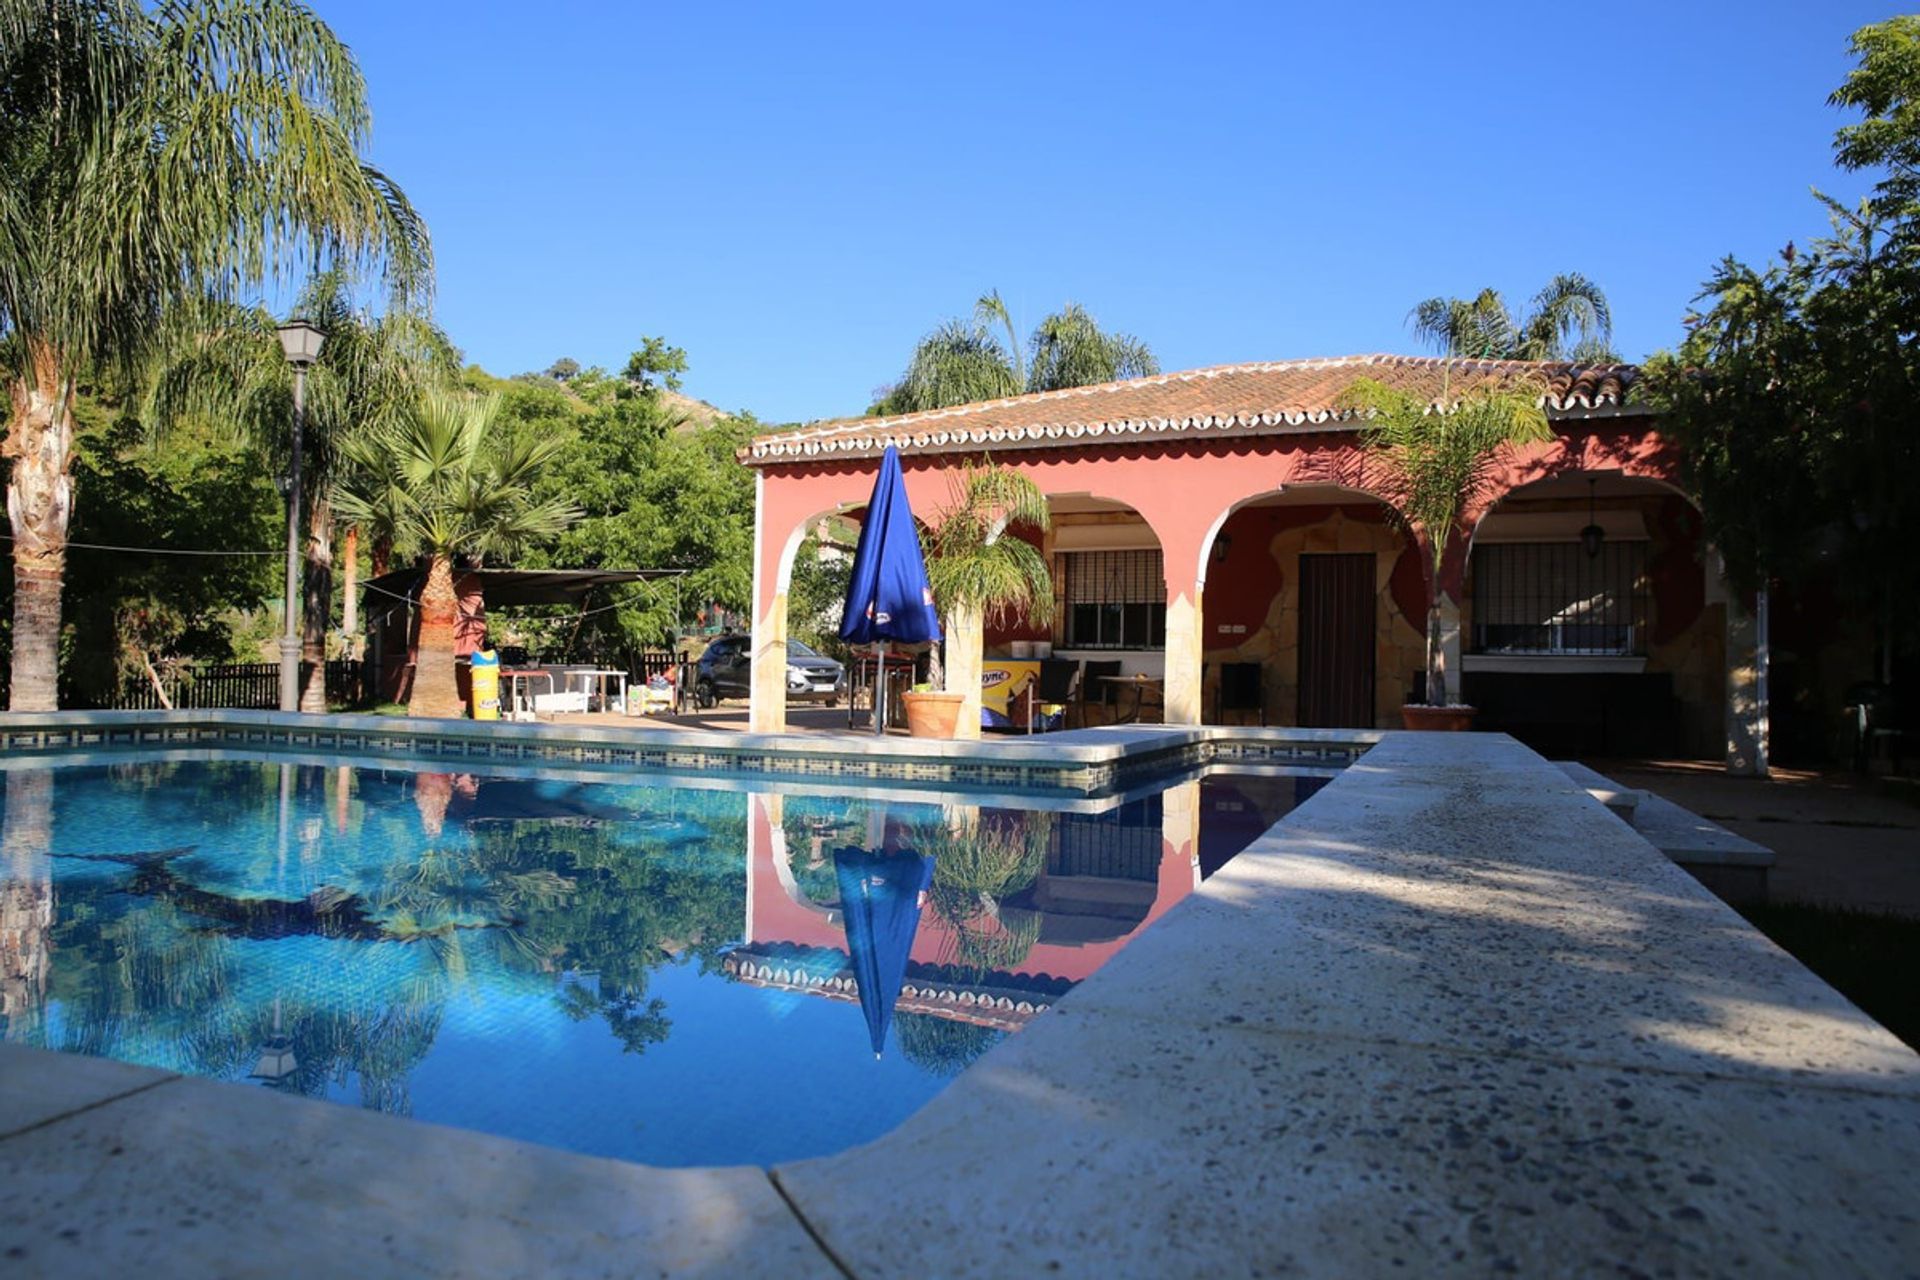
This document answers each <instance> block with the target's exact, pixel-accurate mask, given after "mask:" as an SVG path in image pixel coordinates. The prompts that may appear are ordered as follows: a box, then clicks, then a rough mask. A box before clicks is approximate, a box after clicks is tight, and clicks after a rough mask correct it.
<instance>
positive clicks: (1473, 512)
mask: <svg viewBox="0 0 1920 1280" xmlns="http://www.w3.org/2000/svg"><path fill="white" fill-rule="evenodd" d="M970 460H971V461H978V460H980V459H979V456H978V455H974V456H971V457H969V456H968V455H960V454H933V455H927V454H915V455H908V456H906V457H903V458H902V460H901V461H902V467H903V470H904V472H905V476H906V485H907V496H908V501H909V502H910V503H911V504H912V505H913V508H914V510H915V511H916V512H919V513H921V514H922V515H927V514H928V513H932V512H937V511H938V510H939V508H940V507H941V506H942V505H943V504H944V503H945V502H946V501H947V499H948V495H949V492H950V490H949V483H950V481H949V477H950V474H951V472H952V470H953V469H954V468H956V467H958V466H960V465H962V464H963V463H964V462H966V461H970ZM992 460H993V461H995V462H998V463H1004V464H1006V465H1008V466H1011V467H1013V468H1014V469H1015V470H1017V471H1019V472H1021V473H1022V474H1024V475H1026V476H1028V477H1029V478H1030V479H1032V480H1033V481H1034V483H1035V484H1037V485H1039V486H1040V489H1041V491H1042V492H1045V493H1049V494H1065V493H1087V494H1091V495H1093V496H1095V497H1098V498H1105V499H1108V500H1110V501H1114V502H1119V503H1123V504H1125V505H1127V506H1129V507H1132V508H1133V509H1134V510H1135V511H1137V512H1138V513H1139V514H1140V516H1141V517H1142V518H1143V519H1145V520H1146V522H1147V523H1148V525H1149V526H1151V527H1152V529H1153V531H1154V534H1155V536H1156V537H1157V538H1158V539H1159V541H1160V547H1161V550H1162V552H1163V554H1164V556H1165V560H1166V566H1167V595H1168V600H1169V602H1172V601H1174V600H1177V599H1178V598H1180V597H1182V596H1190V595H1191V593H1192V591H1193V588H1194V585H1195V582H1196V581H1197V579H1198V577H1199V575H1200V560H1201V553H1202V549H1203V546H1205V545H1206V544H1207V543H1208V541H1209V533H1210V531H1211V530H1212V529H1213V527H1214V524H1215V522H1216V521H1218V520H1220V519H1221V517H1222V515H1223V513H1226V512H1228V511H1230V510H1231V509H1232V508H1233V507H1235V506H1236V505H1238V504H1240V503H1242V502H1245V501H1247V500H1249V499H1252V498H1257V497H1260V496H1262V495H1264V494H1269V493H1273V492H1275V491H1277V490H1279V489H1281V488H1283V487H1285V486H1287V485H1301V484H1329V483H1338V484H1340V485H1342V486H1344V487H1348V488H1353V489H1357V490H1360V491H1363V492H1378V491H1379V486H1377V485H1369V483H1368V479H1367V469H1368V467H1367V460H1366V458H1365V457H1364V455H1363V454H1362V453H1361V451H1360V449H1359V448H1358V446H1357V445H1356V443H1355V437H1354V435H1353V433H1352V432H1347V431H1327V432H1309V433H1301V434H1294V435H1270V436H1234V435H1221V436H1215V437H1203V438H1192V439H1184V440H1180V441H1175V442H1165V443H1160V442H1156V443H1143V444H1123V445H1114V444H1096V445H1075V446H1069V447H1065V448H1059V449H1045V450H1039V449H1030V450H1016V451H1011V452H1007V453H1003V454H998V455H994V456H993V459H992ZM878 468H879V459H878V458H867V459H860V460H848V461H839V460H836V461H833V462H816V463H782V464H778V465H774V466H768V467H765V468H762V470H761V475H762V483H763V488H762V497H761V504H760V538H761V542H760V547H759V550H758V554H759V557H760V559H759V564H760V567H761V576H760V581H759V593H758V599H757V600H756V601H755V611H756V616H761V615H764V614H765V613H766V611H767V610H768V609H769V608H770V607H771V606H772V603H773V597H774V594H775V591H776V590H777V576H776V571H777V569H778V567H779V562H780V558H781V555H782V553H783V552H784V551H785V549H786V547H787V545H788V543H789V541H790V540H791V539H792V535H793V534H794V532H795V531H796V530H798V529H799V528H800V527H801V525H802V524H803V523H804V522H806V521H807V520H810V519H812V518H813V517H815V516H818V515H820V514H823V513H825V512H829V511H833V510H835V509H837V508H839V507H841V506H843V505H852V504H856V503H860V502H863V501H864V500H865V499H866V497H867V496H868V494H870V493H871V492H872V491H873V477H874V474H875V472H876V471H877V470H878ZM1582 470H1597V471H1616V470H1617V471H1622V472H1624V473H1625V474H1627V475H1633V476H1644V477H1648V478H1652V479H1658V480H1667V481H1672V480H1674V479H1676V478H1677V476H1678V474H1679V470H1678V459H1677V456H1676V454H1675V452H1674V450H1673V449H1672V447H1671V446H1670V445H1669V444H1668V443H1667V442H1666V441H1665V440H1664V439H1662V438H1661V437H1660V436H1659V434H1658V433H1657V432H1656V431H1654V429H1653V424H1652V420H1651V419H1650V418H1608V419H1593V420H1580V419H1570V420H1563V421H1561V422H1558V423H1556V424H1555V439H1554V440H1553V441H1551V442H1548V443H1543V444H1538V445H1531V446H1528V447H1527V448H1526V449H1524V450H1520V451H1516V452H1515V453H1514V455H1513V456H1512V457H1511V458H1510V459H1509V460H1508V461H1507V463H1506V465H1505V466H1503V467H1502V468H1500V473H1499V475H1498V477H1497V480H1496V483H1495V484H1494V485H1493V486H1491V488H1490V491H1489V493H1488V496H1487V498H1486V499H1485V500H1484V501H1482V502H1481V503H1478V504H1476V506H1475V507H1474V508H1473V509H1470V510H1469V511H1467V512H1466V513H1465V518H1464V519H1463V521H1462V526H1463V528H1468V529H1470V528H1472V527H1473V525H1474V524H1475V523H1476V522H1477V521H1478V520H1479V518H1480V517H1481V516H1482V515H1484V514H1485V512H1486V510H1487V509H1488V508H1490V507H1491V506H1492V505H1493V503H1494V502H1496V501H1498V499H1499V498H1500V497H1501V496H1503V495H1504V494H1505V493H1507V492H1508V491H1509V490H1511V489H1514V488H1517V487H1519V486H1520V485H1523V484H1528V483H1531V482H1533V481H1535V480H1541V479H1546V478H1549V477H1551V476H1554V475H1558V474H1561V473H1563V472H1567V471H1582ZM1466 542H1467V540H1466V539H1465V538H1463V537H1457V538H1455V539H1454V541H1453V544H1452V547H1451V549H1450V551H1449V554H1448V557H1447V563H1446V564H1445V565H1443V566H1442V570H1441V582H1442V585H1443V586H1444V587H1445V588H1446V589H1447V590H1448V592H1449V594H1451V595H1453V596H1455V597H1456V598H1457V597H1458V596H1459V594H1460V587H1461V582H1462V579H1463V572H1464V565H1465V559H1466ZM1423 612H1424V609H1422V610H1418V611H1416V616H1417V615H1418V614H1419V613H1423Z"/></svg>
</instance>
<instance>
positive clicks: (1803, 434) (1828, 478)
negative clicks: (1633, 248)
mask: <svg viewBox="0 0 1920 1280" xmlns="http://www.w3.org/2000/svg"><path fill="white" fill-rule="evenodd" d="M1852 49H1853V52H1854V53H1855V55H1856V56H1857V57H1858V59H1859V65H1858V66H1857V67H1856V68H1855V69H1854V71H1853V72H1852V73H1851V74H1850V75H1849V76H1848V77H1847V80H1846V82H1845V83H1844V84H1843V85H1842V86H1841V88H1840V89H1839V90H1838V91H1836V92H1835V94H1834V95H1833V98H1832V102H1833V103H1834V104H1835V105H1839V106H1843V107H1850V108H1858V109H1860V110H1862V111H1863V112H1864V113H1865V118H1864V119H1863V120H1861V121H1859V122H1857V123H1853V124H1849V125H1846V126H1844V127H1842V128H1841V129H1839V130H1838V132H1837V133H1836V135H1835V139H1834V154H1835V158H1836V161H1837V162H1838V163H1839V165H1840V166H1841V167H1842V168H1845V169H1861V168H1880V169H1882V170H1883V176H1882V177H1881V179H1880V181H1879V182H1878V183H1877V184H1876V186H1875V188H1874V192H1873V194H1872V195H1871V196H1870V197H1869V198H1868V199H1866V200H1864V201H1862V202H1861V203H1860V204H1859V205H1858V206H1855V207H1851V208H1849V207H1848V206H1845V205H1843V204H1841V203H1840V202H1838V201H1836V200H1833V199H1831V198H1829V197H1827V196H1825V195H1821V194H1820V193H1818V192H1816V193H1815V195H1816V198H1817V199H1819V200H1820V201H1821V203H1822V204H1823V205H1824V206H1825V207H1826V210H1827V213H1828V216H1829V219H1830V221H1831V224H1832V228H1833V232H1832V234H1831V235H1830V236H1828V237H1824V238H1822V239H1820V240H1817V241H1815V242H1814V243H1813V244H1812V245H1811V246H1810V247H1809V249H1808V250H1807V251H1805V252H1802V251H1800V250H1798V249H1797V248H1796V247H1795V246H1793V245H1791V244H1789V245H1788V246H1787V248H1786V249H1785V250H1784V251H1782V253H1781V254H1780V255H1779V258H1778V259H1777V260H1776V261H1775V262H1773V263H1771V264H1769V265H1768V266H1766V267H1765V268H1764V269H1760V268H1755V267H1752V266H1749V265H1748V264H1746V263H1743V262H1741V261H1739V260H1737V259H1735V258H1731V257H1729V258H1727V259H1725V260H1723V261H1722V262H1721V263H1720V265H1719V266H1718V268H1717V269H1716V270H1715V271H1714V273H1713V275H1712V276H1711V277H1710V278H1709V279H1708V281H1707V283H1706V286H1705V288H1704V289H1703V291H1702V292H1701V294H1700V296H1699V298H1698V301H1699V302H1700V303H1702V304H1704V305H1703V306H1702V309H1701V311H1700V312H1699V313H1698V314H1697V315H1694V316H1692V317H1690V318H1689V322H1688V323H1689V330H1688V333H1687V336H1686V339H1685V340H1684V341H1683V342H1682V343H1681V344H1680V346H1679V348H1678V349H1677V350H1675V351H1672V352H1663V353H1661V354H1660V355H1659V356H1656V357H1655V358H1654V359H1653V360H1651V361H1650V362H1649V364H1648V368H1647V379H1646V386H1647V391H1648V394H1649V396H1650V398H1651V399H1652V400H1653V401H1654V402H1655V403H1657V404H1659V405H1661V406H1662V407H1663V408H1664V409H1665V410H1666V416H1665V419H1664V421H1663V426H1662V429H1663V431H1666V432H1668V433H1670V434H1672V435H1673V436H1674V437H1675V439H1677V440H1678V441H1679V443H1680V445H1681V447H1682V450H1683V458H1684V462H1685V467H1686V475H1687V480H1688V483H1689V486H1690V488H1691V489H1692V490H1693V492H1694V493H1696V494H1697V495H1698V497H1699V501H1700V507H1701V511H1702V514H1703V517H1704V523H1705V525H1706V531H1707V534H1708V536H1709V537H1710V538H1711V539H1712V541H1713V543H1714V545H1715V546H1716V547H1717V548H1718V549H1719V550H1720V553H1721V555H1722V556H1723V557H1724V559H1725V562H1726V567H1727V572H1728V575H1729V576H1730V578H1731V579H1732V581H1733V583H1734V584H1735V585H1736V586H1737V587H1739V588H1741V589H1742V590H1744V591H1749V592H1751V591H1756V590H1760V589H1763V588H1766V587H1768V586H1769V585H1770V584H1773V583H1783V584H1786V585H1788V586H1797V587H1809V586H1812V585H1814V584H1819V585H1820V587H1821V588H1822V589H1828V588H1831V589H1833V590H1835V591H1837V592H1838V593H1839V594H1840V595H1841V597H1842V598H1843V599H1848V600H1851V601H1853V602H1855V603H1859V604H1866V603H1874V604H1877V605H1878V608H1877V610H1876V612H1878V613H1879V615H1880V618H1881V628H1882V643H1881V652H1882V657H1881V661H1882V673H1883V674H1888V673H1890V671H1891V664H1892V661H1893V657H1894V654H1895V652H1896V650H1898V649H1899V648H1900V647H1901V646H1902V644H1910V643H1911V642H1912V639H1913V637H1912V625H1913V620H1914V610H1913V607H1912V604H1911V602H1912V601H1913V600H1914V599H1915V598H1916V592H1917V591H1920V563H1916V561H1915V559H1914V557H1913V555H1912V551H1911V547H1912V537H1913V531H1914V529H1915V528H1916V525H1920V492H1917V491H1916V486H1915V485H1914V483H1913V476H1914V475H1915V473H1916V471H1917V470H1920V439H1916V436H1915V433H1914V431H1913V422H1914V421H1915V419H1916V417H1920V353H1917V352H1916V351H1915V348H1914V345H1913V342H1912V332H1913V317H1914V316H1916V315H1920V200H1917V199H1916V185H1915V183H1916V178H1915V175H1916V167H1915V166H1916V161H1917V160H1920V19H1916V18H1914V17H1911V16H1903V17H1897V18H1893V19H1890V20H1888V21H1886V22H1882V23H1877V24H1874V25H1872V26H1868V27H1863V28H1861V29H1860V30H1859V31H1857V32H1856V33H1855V34H1854V36H1853V40H1852Z"/></svg>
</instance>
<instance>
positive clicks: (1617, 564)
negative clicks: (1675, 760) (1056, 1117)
mask: <svg viewBox="0 0 1920 1280" xmlns="http://www.w3.org/2000/svg"><path fill="white" fill-rule="evenodd" d="M1467 557H1468V558H1467V567H1466V577H1465V591H1464V596H1463V599H1462V601H1461V648H1462V657H1461V666H1462V668H1463V681H1462V688H1463V691H1464V694H1465V697H1466V700H1467V701H1468V702H1471V703H1472V704H1473V705H1474V706H1476V707H1478V708H1479V709H1480V711H1479V718H1478V720H1477V722H1476V727H1478V728H1484V729H1497V730H1502V731H1505V732H1508V733H1512V734H1513V735H1514V736H1515V737H1518V738H1520V739H1521V740H1522V741H1524V742H1526V743H1528V745H1530V746H1533V747H1534V748H1535V749H1537V750H1540V751H1542V752H1545V753H1547V754H1549V755H1559V756H1566V755H1585V756H1602V755H1610V756H1622V755H1625V756H1665V757H1674V756H1712V755H1717V754H1719V752H1720V750H1721V748H1722V746H1723V745H1724V742H1725V736H1724V735H1725V706H1726V702H1725V697H1726V694H1725V680H1726V634H1727V628H1726V622H1727V619H1726V601H1725V597H1724V594H1723V593H1722V592H1721V591H1720V590H1719V580H1718V575H1717V574H1716V573H1715V572H1714V571H1713V569H1712V564H1711V562H1712V555H1711V553H1710V550H1709V548H1708V546H1707V544H1706V541H1705V539H1704V537H1703V534H1702V528H1701V521H1700V516H1699V512H1698V511H1697V510H1696V509H1695V507H1694V506H1693V504H1692V503H1691V502H1690V501H1688V499H1687V498H1686V497H1685V496H1683V495H1682V494H1681V493H1680V491H1679V490H1677V489H1676V488H1674V487H1673V486H1672V485H1670V484H1668V483H1666V482H1665V481H1661V480H1657V479H1652V478H1649V477H1642V476H1633V475H1628V474H1625V473H1623V472H1621V471H1617V470H1608V471H1603V470H1592V471H1565V472H1561V473H1558V474H1556V475H1554V476H1552V477H1550V478H1547V479H1543V480H1538V481H1535V482H1533V483H1531V484H1526V485H1522V486H1520V487H1518V488H1516V489H1513V490H1511V491H1510V492H1508V493H1507V494H1505V495H1504V496H1503V497H1502V498H1501V499H1500V500H1499V501H1498V502H1496V503H1495V504H1494V505H1493V506H1492V507H1491V508H1489V509H1488V511H1487V513H1486V515H1485V516H1483V517H1482V518H1481V520H1480V521H1479V522H1478V524H1477V525H1476V526H1475V527H1474V529H1473V533H1472V538H1471V541H1470V543H1469V546H1468V550H1467Z"/></svg>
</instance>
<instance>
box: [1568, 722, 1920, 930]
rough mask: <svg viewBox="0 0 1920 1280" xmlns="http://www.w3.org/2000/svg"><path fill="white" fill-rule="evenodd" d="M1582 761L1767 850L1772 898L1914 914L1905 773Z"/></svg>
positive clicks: (1916, 885) (1912, 807)
mask: <svg viewBox="0 0 1920 1280" xmlns="http://www.w3.org/2000/svg"><path fill="white" fill-rule="evenodd" d="M1585 763H1587V764H1589V765H1591V766H1592V767H1593V768H1594V769H1596V770H1598V771H1599V772H1601V773H1603V774H1605V775H1607V777H1609V778H1612V779H1613V780H1614V781H1616V782H1618V783H1620V784H1622V785H1623V786H1628V787H1638V788H1640V789H1642V790H1646V791H1651V792H1653V793H1654V794H1655V795H1658V796H1662V797H1664V798H1666V799H1668V800H1671V801H1673V802H1674V803H1675V804H1677V805H1679V806H1680V807H1681V808H1683V809H1690V810H1692V811H1693V812H1694V813H1697V814H1699V815H1700V816H1701V817H1703V818H1707V819H1710V820H1711V821H1714V822H1717V823H1719V824H1720V825H1721V826H1723V827H1725V828H1727V829H1728V830H1729V831H1732V832H1734V833H1735V834H1736V835H1742V836H1745V837H1746V838H1747V839H1749V840H1752V841H1755V842H1757V843H1759V844H1763V845H1765V846H1766V847H1767V848H1769V849H1772V850H1773V851H1774V854H1775V856H1776V857H1777V858H1778V861H1777V862H1776V863H1775V865H1774V868H1773V873H1772V878H1771V884H1770V892H1771V896H1772V897H1773V899H1774V900H1775V901H1779V902H1822V903H1829V904H1833V905H1837V906H1847V907H1859V908H1865V909H1869V910H1877V911H1894V912H1899V913H1900V914H1902V915H1910V916H1920V785H1916V784H1915V783H1914V782H1912V781H1911V780H1904V779H1887V778H1865V777H1861V776H1859V775H1858V774H1853V773H1843V772H1831V771H1830V772H1818V771H1813V770H1805V769H1775V770H1774V771H1773V776H1772V777H1771V778H1767V779H1757V778H1733V777H1728V776H1727V773H1726V771H1725V770H1724V769H1722V768H1721V767H1720V765H1719V764H1718V762H1715V761H1695V760H1588V761H1586V762H1585Z"/></svg>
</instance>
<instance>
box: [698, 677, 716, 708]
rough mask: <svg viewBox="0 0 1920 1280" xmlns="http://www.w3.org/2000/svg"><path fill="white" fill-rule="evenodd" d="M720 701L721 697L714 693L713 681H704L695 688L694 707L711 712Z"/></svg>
mask: <svg viewBox="0 0 1920 1280" xmlns="http://www.w3.org/2000/svg"><path fill="white" fill-rule="evenodd" d="M719 701H720V695H719V694H717V693H716V692H714V688H713V681H711V680H702V681H701V682H700V683H699V684H697V685H695V686H694V687H693V705H694V706H696V707H698V708H700V709H701V710H702V711H706V710H709V709H711V708H712V707H713V705H714V704H715V703H717V702H719Z"/></svg>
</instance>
